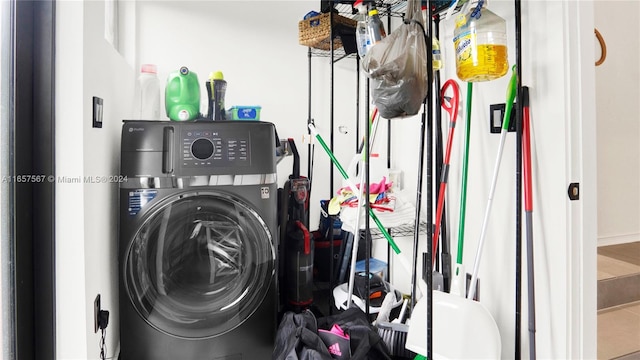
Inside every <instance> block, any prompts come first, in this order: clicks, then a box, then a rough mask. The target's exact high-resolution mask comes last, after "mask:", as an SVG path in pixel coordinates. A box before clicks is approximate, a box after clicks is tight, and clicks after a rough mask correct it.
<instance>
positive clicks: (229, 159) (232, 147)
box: [181, 129, 251, 168]
mask: <svg viewBox="0 0 640 360" xmlns="http://www.w3.org/2000/svg"><path fill="white" fill-rule="evenodd" d="M181 139H182V152H181V155H182V156H181V158H182V166H183V167H186V168H199V167H207V166H218V167H228V166H234V167H235V166H249V165H250V164H251V161H250V143H249V134H248V133H242V132H238V131H229V132H221V131H212V130H198V129H188V130H183V131H182V137H181Z"/></svg>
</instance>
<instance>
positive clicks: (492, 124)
mask: <svg viewBox="0 0 640 360" xmlns="http://www.w3.org/2000/svg"><path fill="white" fill-rule="evenodd" d="M515 108H516V107H515V104H514V106H513V110H512V111H511V119H510V120H509V129H508V131H509V132H515V131H516V112H515V111H514V110H515ZM504 112H505V104H491V105H489V131H490V132H491V133H492V134H500V133H501V132H502V120H503V118H504Z"/></svg>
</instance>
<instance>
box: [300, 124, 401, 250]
mask: <svg viewBox="0 0 640 360" xmlns="http://www.w3.org/2000/svg"><path fill="white" fill-rule="evenodd" d="M309 130H311V132H312V133H313V134H314V136H315V137H316V139H317V140H318V142H319V143H320V146H322V148H323V149H324V151H325V152H326V153H327V155H329V158H331V162H333V164H334V165H335V166H336V168H337V169H338V171H339V172H340V174H341V175H342V177H343V178H344V180H345V181H346V182H347V185H349V187H350V188H351V191H353V192H354V193H358V192H359V191H358V188H357V187H356V186H355V184H353V182H352V181H351V179H350V178H349V175H348V174H347V172H346V171H345V170H344V168H343V167H342V165H341V164H340V162H339V161H338V159H337V158H336V157H335V155H333V152H332V151H331V149H329V146H327V143H325V142H324V140H323V139H322V137H321V136H320V134H319V133H318V131H317V130H316V128H315V126H313V124H309ZM367 196H368V194H367ZM358 199H360V196H358ZM369 216H371V219H373V222H375V223H376V226H377V227H378V230H380V232H381V233H382V235H384V237H385V239H387V241H388V242H389V245H391V248H392V249H393V251H394V252H395V253H396V254H400V248H399V247H398V245H397V244H396V242H395V241H394V240H393V238H392V237H391V235H390V234H389V232H388V231H387V229H385V227H384V226H383V225H382V223H381V222H380V219H378V216H376V214H375V213H374V212H373V209H371V208H369ZM355 230H356V231H358V230H359V229H355Z"/></svg>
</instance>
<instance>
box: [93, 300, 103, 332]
mask: <svg viewBox="0 0 640 360" xmlns="http://www.w3.org/2000/svg"><path fill="white" fill-rule="evenodd" d="M100 310H101V309H100V294H98V296H96V299H95V300H93V332H94V333H97V332H98V329H99V325H98V324H99V322H100V320H99V318H100Z"/></svg>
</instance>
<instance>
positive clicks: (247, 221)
mask: <svg viewBox="0 0 640 360" xmlns="http://www.w3.org/2000/svg"><path fill="white" fill-rule="evenodd" d="M274 263H275V248H274V245H273V241H272V235H271V232H270V231H269V228H268V226H267V225H266V223H265V222H264V221H263V219H262V218H261V217H260V216H259V214H258V213H257V212H256V211H255V210H254V209H252V208H250V207H249V206H247V205H246V204H244V203H242V202H241V201H240V200H238V199H235V198H232V197H231V196H228V195H225V194H221V193H215V192H208V193H203V192H198V193H197V194H191V195H181V196H175V197H174V198H171V199H169V200H168V201H167V202H165V205H162V206H160V207H159V208H158V209H156V210H155V211H153V212H152V213H151V214H150V215H149V216H148V217H147V218H146V219H145V221H144V222H143V224H142V226H141V227H140V228H139V229H138V231H137V233H136V234H135V236H134V238H133V239H132V241H131V243H130V247H129V249H128V251H127V253H126V256H125V259H124V264H123V266H124V273H123V274H124V286H125V289H126V292H127V294H128V296H129V299H130V301H131V302H132V304H133V306H134V307H135V309H136V311H137V312H138V313H139V314H140V316H142V318H144V319H145V321H146V322H147V323H148V324H149V325H151V326H153V327H154V328H156V329H157V330H159V331H162V332H164V333H166V334H169V335H172V336H176V337H182V338H207V337H213V336H217V335H220V334H223V333H225V332H227V331H230V330H232V329H234V328H236V327H237V326H239V325H240V324H242V323H243V322H244V321H245V320H247V318H249V317H250V316H251V315H252V314H253V313H254V311H255V310H256V309H257V308H258V307H259V306H260V304H261V303H262V301H263V300H264V298H265V295H266V294H267V292H268V290H269V287H270V286H273V285H272V284H271V282H272V278H273V274H274V269H275V267H274Z"/></svg>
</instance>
